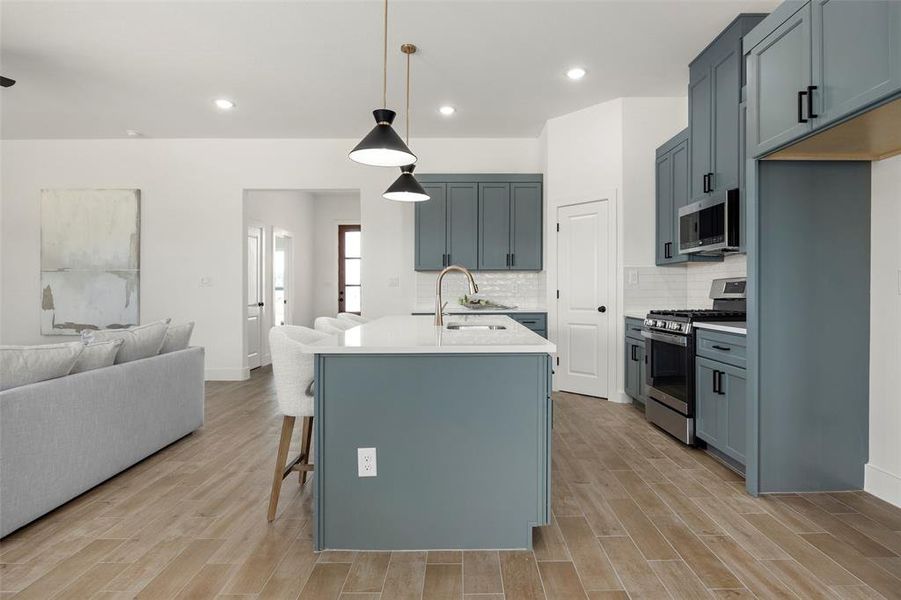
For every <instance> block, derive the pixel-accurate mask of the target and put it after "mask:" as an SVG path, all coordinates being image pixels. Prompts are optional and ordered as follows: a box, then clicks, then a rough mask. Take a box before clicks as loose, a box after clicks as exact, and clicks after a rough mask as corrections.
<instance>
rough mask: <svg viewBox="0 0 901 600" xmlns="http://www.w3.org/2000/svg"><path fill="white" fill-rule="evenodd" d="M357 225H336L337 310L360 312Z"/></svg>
mask: <svg viewBox="0 0 901 600" xmlns="http://www.w3.org/2000/svg"><path fill="white" fill-rule="evenodd" d="M361 242H362V231H361V230H360V226H359V225H339V226H338V312H349V313H356V314H360V312H361V310H362V306H363V288H362V283H363V280H362V264H363V256H362V254H361Z"/></svg>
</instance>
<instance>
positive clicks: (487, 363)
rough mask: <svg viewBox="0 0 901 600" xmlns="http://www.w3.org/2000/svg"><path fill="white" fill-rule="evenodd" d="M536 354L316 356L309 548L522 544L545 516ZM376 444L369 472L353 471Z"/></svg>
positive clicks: (544, 420)
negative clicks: (373, 473) (361, 452)
mask: <svg viewBox="0 0 901 600" xmlns="http://www.w3.org/2000/svg"><path fill="white" fill-rule="evenodd" d="M549 373H550V358H549V356H548V355H546V354H415V355H410V354H407V355H385V354H341V355H320V356H318V357H317V372H316V376H317V382H316V421H317V426H316V434H317V435H316V439H315V451H316V454H315V460H316V477H315V479H314V493H315V500H314V502H315V508H316V515H315V518H316V540H315V542H316V548H317V549H320V550H324V549H357V550H414V549H420V550H421V549H451V548H469V549H477V548H486V549H487V548H492V549H494V548H529V547H531V542H532V534H531V528H532V527H533V526H536V525H541V524H545V523H547V522H548V517H549V514H550V506H549V502H550V460H551V458H550V453H551V440H550V431H551V400H550V381H549ZM357 448H376V451H377V467H378V476H377V477H366V478H360V477H358V476H357Z"/></svg>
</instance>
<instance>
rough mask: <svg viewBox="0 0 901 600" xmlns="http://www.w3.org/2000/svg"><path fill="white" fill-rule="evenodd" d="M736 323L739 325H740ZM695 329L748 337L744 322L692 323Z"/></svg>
mask: <svg viewBox="0 0 901 600" xmlns="http://www.w3.org/2000/svg"><path fill="white" fill-rule="evenodd" d="M738 323H741V324H740V325H739V324H738ZM692 325H693V327H694V328H695V329H707V330H708V331H722V332H725V333H734V334H736V335H748V326H747V324H745V323H744V322H741V321H738V322H735V323H729V322H716V321H707V322H704V321H700V322H697V323H692Z"/></svg>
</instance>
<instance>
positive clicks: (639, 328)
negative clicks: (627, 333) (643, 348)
mask: <svg viewBox="0 0 901 600" xmlns="http://www.w3.org/2000/svg"><path fill="white" fill-rule="evenodd" d="M632 331H637V332H638V333H641V327H633V328H632Z"/></svg>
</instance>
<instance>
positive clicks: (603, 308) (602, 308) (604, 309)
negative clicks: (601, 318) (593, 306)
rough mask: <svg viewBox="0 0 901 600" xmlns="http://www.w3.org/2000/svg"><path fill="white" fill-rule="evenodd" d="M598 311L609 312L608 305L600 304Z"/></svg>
mask: <svg viewBox="0 0 901 600" xmlns="http://www.w3.org/2000/svg"><path fill="white" fill-rule="evenodd" d="M598 312H599V313H605V312H607V307H606V306H598Z"/></svg>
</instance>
